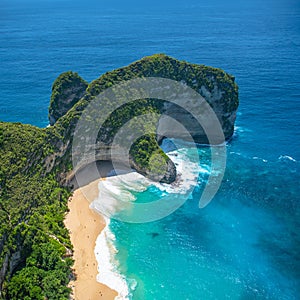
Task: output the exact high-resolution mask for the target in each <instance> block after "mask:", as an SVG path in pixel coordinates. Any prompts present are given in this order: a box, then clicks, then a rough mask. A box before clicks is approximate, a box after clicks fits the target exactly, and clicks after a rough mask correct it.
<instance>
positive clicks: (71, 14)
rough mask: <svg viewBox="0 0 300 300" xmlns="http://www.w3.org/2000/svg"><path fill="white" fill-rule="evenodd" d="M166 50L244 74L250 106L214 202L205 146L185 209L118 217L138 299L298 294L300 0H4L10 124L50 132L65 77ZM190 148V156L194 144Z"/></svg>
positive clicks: (124, 268) (4, 92)
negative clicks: (50, 114) (150, 217)
mask: <svg viewBox="0 0 300 300" xmlns="http://www.w3.org/2000/svg"><path fill="white" fill-rule="evenodd" d="M160 52H163V53H166V54H168V55H171V56H174V57H176V58H178V59H184V60H187V61H190V62H194V63H201V64H206V65H211V66H215V67H220V68H223V69H224V70H226V71H227V72H229V73H231V74H233V75H235V77H236V81H237V83H238V85H239V88H240V107H239V113H238V118H237V122H236V131H235V135H234V138H233V140H232V141H231V142H230V143H229V144H228V145H227V155H228V159H227V168H226V173H225V176H224V180H223V182H222V185H221V188H220V190H219V192H218V194H217V195H216V197H215V199H214V200H213V201H212V202H211V203H210V204H209V205H208V206H207V207H206V208H204V209H199V208H198V199H199V196H200V195H201V192H202V190H203V187H204V184H205V181H206V179H207V174H208V173H207V172H209V170H210V161H209V149H208V148H201V147H199V149H198V151H199V153H200V157H201V171H200V174H199V177H198V183H197V187H196V188H195V189H194V191H193V193H192V194H191V195H190V197H189V199H188V200H187V201H186V203H185V204H184V205H183V206H182V207H181V208H180V209H178V210H177V211H176V212H175V213H173V214H171V215H170V216H168V217H166V218H165V219H163V220H160V221H156V222H153V223H147V224H126V223H121V222H118V221H114V220H112V221H111V223H110V229H111V230H112V232H113V233H114V235H115V236H116V241H115V246H116V248H117V249H118V250H119V252H118V253H117V254H116V259H117V260H118V262H119V266H118V270H119V272H120V273H121V274H123V275H125V276H126V278H127V279H128V281H129V283H130V284H131V286H132V287H135V289H134V290H132V291H131V297H132V299H134V300H139V299H158V300H160V299H176V300H177V299H178V300H181V299H193V300H194V299H195V300H198V299H204V300H206V299H241V300H247V299H249V300H251V299H299V295H300V288H299V286H300V253H299V249H300V233H299V232H300V218H299V217H300V204H299V199H300V192H299V184H300V174H299V170H300V167H299V162H300V151H299V147H300V141H299V140H300V130H299V126H300V124H299V123H300V102H299V101H300V80H299V78H300V58H299V53H300V5H299V1H296V0H295V1H293V0H274V1H270V0H267V1H264V2H263V3H261V2H260V1H257V0H254V1H250V0H245V1H233V0H230V1H227V2H225V1H217V0H213V1H196V0H194V1H192V0H190V1H186V2H180V1H173V2H170V1H164V2H163V1H161V2H158V1H152V2H151V3H144V4H141V3H138V2H136V3H135V2H133V1H128V2H126V3H125V2H123V3H122V2H116V1H113V2H108V1H97V2H91V1H84V2H83V1H82V2H71V1H66V0H64V1H63V0H62V1H58V0H57V1H32V0H31V1H30V0H28V1H21V0H19V1H17V0H13V1H7V0H4V1H1V3H0V57H1V59H0V76H1V77H0V78H1V80H0V90H1V100H0V120H3V121H14V122H16V121H20V122H24V123H30V124H33V125H36V126H39V127H45V126H47V124H48V120H47V107H48V104H49V98H50V94H51V84H52V82H53V81H54V79H55V78H56V77H57V76H58V75H59V74H60V73H61V72H63V71H67V70H73V71H77V72H78V73H79V74H80V75H81V76H82V77H83V78H85V79H86V80H88V81H91V80H93V79H95V78H97V77H98V76H99V75H100V74H102V73H104V72H106V71H109V70H112V69H114V68H117V67H120V66H124V65H127V64H128V63H130V62H132V61H134V60H137V59H139V58H141V57H143V56H145V55H150V54H153V53H160ZM163 146H164V147H167V146H168V145H167V143H165V144H164V145H163ZM179 151H181V152H182V155H184V158H182V159H184V161H185V162H186V163H187V165H188V162H189V160H190V159H191V157H192V154H191V153H190V149H189V147H188V146H187V145H186V144H184V143H183V144H182V147H181V149H180V150H179ZM164 193H165V192H163V191H162V190H161V189H159V188H158V187H153V186H152V187H148V188H147V190H146V191H143V192H140V193H137V194H136V197H137V198H138V201H149V199H152V197H154V196H153V195H155V197H163V195H164ZM182 197H186V195H182ZM133 283H137V284H133Z"/></svg>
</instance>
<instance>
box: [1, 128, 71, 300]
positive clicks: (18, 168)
mask: <svg viewBox="0 0 300 300" xmlns="http://www.w3.org/2000/svg"><path fill="white" fill-rule="evenodd" d="M54 140H55V138H54V136H53V135H52V133H51V132H50V130H47V129H39V128H36V127H33V126H30V125H23V124H19V123H16V124H13V123H2V122H1V123H0V156H1V161H0V224H1V226H0V291H1V292H0V299H14V300H20V299H28V300H29V299H41V300H42V299H57V300H58V299H68V296H69V293H70V290H69V289H68V288H67V284H68V282H69V280H70V277H71V276H72V272H71V266H72V259H71V258H69V256H70V254H71V250H72V245H71V243H70V239H69V233H68V230H67V229H66V228H65V227H64V223H63V220H64V215H65V212H66V210H67V199H68V197H69V196H70V192H69V191H68V190H67V189H66V188H62V187H61V186H60V184H59V183H58V181H57V178H56V173H57V172H59V170H57V169H56V170H55V169H53V170H52V171H51V172H49V173H47V169H46V167H45V164H46V160H47V157H49V156H50V155H52V154H53V153H55V152H56V151H58V149H57V148H56V146H54V143H53V141H54Z"/></svg>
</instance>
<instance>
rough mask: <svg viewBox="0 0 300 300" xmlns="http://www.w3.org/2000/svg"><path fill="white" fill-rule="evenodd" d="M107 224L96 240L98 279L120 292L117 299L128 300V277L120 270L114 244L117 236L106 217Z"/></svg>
mask: <svg viewBox="0 0 300 300" xmlns="http://www.w3.org/2000/svg"><path fill="white" fill-rule="evenodd" d="M104 218H105V222H106V226H105V228H104V229H103V230H102V232H101V234H100V235H99V236H98V238H97V241H96V248H95V256H96V259H97V263H98V275H97V281H98V282H100V283H102V284H105V285H107V286H108V287H109V288H111V289H113V290H115V291H116V292H118V296H117V297H116V298H115V299H117V300H128V299H130V298H129V295H130V290H129V285H128V283H127V281H126V278H125V277H124V276H123V275H121V274H120V273H119V272H118V270H117V267H118V262H117V261H116V260H115V258H114V257H115V254H116V253H117V250H116V248H115V246H114V241H115V236H114V234H113V233H112V232H111V230H110V228H109V224H110V220H109V219H108V218H106V217H104Z"/></svg>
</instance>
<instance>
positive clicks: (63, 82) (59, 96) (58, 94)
mask: <svg viewBox="0 0 300 300" xmlns="http://www.w3.org/2000/svg"><path fill="white" fill-rule="evenodd" d="M87 86H88V84H87V82H86V81H84V80H83V79H82V78H81V77H80V76H79V75H78V74H77V73H73V72H65V73H62V74H61V75H59V76H58V78H57V79H56V80H55V81H54V83H53V86H52V95H51V100H50V106H49V122H50V125H54V123H55V122H56V120H58V119H59V118H60V117H61V116H63V115H65V114H66V112H67V111H68V110H69V109H70V108H71V107H73V106H74V104H75V103H77V102H78V100H80V99H81V98H82V97H83V95H84V93H85V91H86V88H87Z"/></svg>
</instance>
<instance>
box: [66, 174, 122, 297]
mask: <svg viewBox="0 0 300 300" xmlns="http://www.w3.org/2000/svg"><path fill="white" fill-rule="evenodd" d="M98 183H99V180H94V181H93V182H91V183H89V184H88V185H86V186H84V187H82V188H80V189H77V190H75V191H74V193H73V196H72V197H70V199H69V201H68V207H69V212H68V214H67V215H66V218H65V226H66V227H67V228H68V229H69V231H70V238H71V242H72V245H73V247H74V253H73V259H74V260H75V263H74V267H73V268H74V271H75V275H76V280H75V281H72V282H70V286H71V287H72V291H73V293H72V294H73V299H75V300H99V299H105V300H111V299H115V297H116V296H117V295H118V293H117V292H116V291H114V290H112V289H110V288H109V287H107V286H106V285H104V284H101V283H99V282H97V280H96V276H97V274H98V270H97V261H96V257H95V254H94V249H95V246H96V239H97V237H98V236H99V234H100V233H101V231H102V230H103V229H104V227H105V225H106V224H105V221H104V218H102V217H101V216H100V215H99V214H98V213H96V212H94V211H93V210H92V209H90V208H89V205H90V203H89V201H88V200H87V199H86V197H85V196H84V195H86V196H87V198H88V199H96V198H97V196H98Z"/></svg>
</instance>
